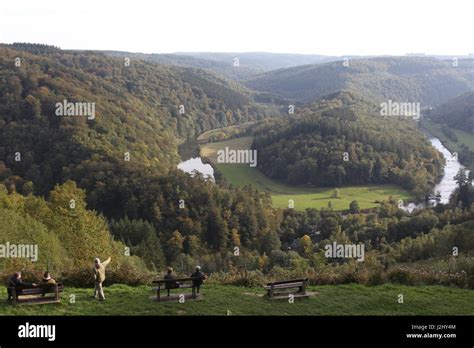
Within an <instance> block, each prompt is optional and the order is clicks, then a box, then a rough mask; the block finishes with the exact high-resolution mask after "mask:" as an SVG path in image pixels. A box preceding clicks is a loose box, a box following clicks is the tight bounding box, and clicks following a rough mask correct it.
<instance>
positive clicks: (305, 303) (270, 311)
mask: <svg viewBox="0 0 474 348" xmlns="http://www.w3.org/2000/svg"><path fill="white" fill-rule="evenodd" d="M188 290H189V289H188ZM309 291H317V292H319V296H312V297H310V298H306V299H295V302H294V303H289V302H288V301H287V300H268V299H267V298H265V297H263V296H262V295H263V294H264V291H263V289H261V288H243V287H236V286H229V285H214V284H207V285H206V286H204V287H203V289H202V293H203V297H202V298H201V299H199V300H187V301H186V302H185V303H178V302H177V301H173V302H161V303H158V302H156V301H153V300H152V299H151V298H150V296H152V295H153V292H152V291H151V288H150V287H145V286H141V287H129V286H126V285H113V286H111V287H106V288H105V294H106V298H107V300H106V301H104V302H99V301H97V300H94V299H93V298H91V296H90V295H91V293H92V289H77V288H66V289H65V293H64V294H63V296H62V301H61V303H59V304H45V305H26V304H20V305H15V306H13V305H9V304H7V303H6V302H5V301H2V302H1V303H0V315H40V316H41V315H228V314H230V315H273V316H280V315H474V291H472V290H463V289H457V288H448V287H442V286H420V287H409V286H401V285H390V284H385V285H381V286H375V287H366V286H362V285H332V286H331V285H326V286H311V287H310V288H309ZM175 293H177V292H176V291H175ZM0 294H1V295H2V297H3V298H4V296H6V289H5V288H4V287H2V288H1V289H0ZM72 294H74V295H75V297H76V302H75V303H69V297H70V295H72ZM399 294H402V295H403V297H404V303H403V304H400V303H398V301H397V299H398V295H399ZM228 311H230V312H229V313H228Z"/></svg>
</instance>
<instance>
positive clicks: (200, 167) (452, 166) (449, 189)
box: [178, 133, 467, 212]
mask: <svg viewBox="0 0 474 348" xmlns="http://www.w3.org/2000/svg"><path fill="white" fill-rule="evenodd" d="M426 135H427V136H428V138H429V140H430V142H431V145H433V146H434V147H435V148H436V149H437V150H438V151H439V152H441V153H442V154H443V156H444V158H445V159H446V165H445V167H444V175H443V178H442V179H441V181H440V182H439V183H438V184H436V186H435V188H434V191H433V193H434V194H437V193H438V192H439V193H440V194H441V201H440V202H441V203H448V202H449V197H450V196H451V194H452V193H453V191H454V190H455V189H456V181H455V180H454V176H455V175H456V174H457V173H458V171H459V169H461V168H464V166H463V165H462V164H461V163H459V161H458V159H457V158H456V157H455V156H453V155H452V154H451V152H449V150H448V149H447V148H446V147H445V146H444V145H443V144H442V143H441V141H440V140H439V139H438V138H436V137H434V136H433V135H431V134H429V133H426ZM178 169H181V170H183V171H184V172H186V173H190V174H193V173H194V172H195V171H197V172H200V173H202V174H203V175H204V176H205V177H206V178H210V179H211V180H212V181H214V169H213V168H212V166H211V165H210V164H205V163H203V162H202V159H201V157H199V156H197V157H193V158H190V159H188V160H186V161H182V162H181V163H179V164H178ZM466 172H467V171H466ZM432 203H435V202H432ZM422 207H424V203H419V204H416V203H408V204H407V205H406V206H405V207H404V210H405V211H408V212H411V211H413V209H415V208H422Z"/></svg>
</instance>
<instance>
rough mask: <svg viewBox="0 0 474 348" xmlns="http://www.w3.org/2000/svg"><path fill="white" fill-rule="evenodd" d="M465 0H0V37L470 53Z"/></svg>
mask: <svg viewBox="0 0 474 348" xmlns="http://www.w3.org/2000/svg"><path fill="white" fill-rule="evenodd" d="M473 15H474V1H473V0H443V1H438V0H325V1H321V0H26V1H25V0H2V3H1V4H0V41H1V42H6V43H12V42H35V43H47V44H51V45H55V46H59V47H61V48H64V49H73V48H74V49H104V50H105V49H107V50H123V51H133V52H145V53H153V52H154V53H164V52H177V51H213V52H249V51H267V52H289V53H316V54H326V55H349V54H353V55H368V54H393V55H402V54H405V53H421V52H424V53H428V54H453V55H461V54H467V53H474V40H473V36H474V35H473V34H474V20H473Z"/></svg>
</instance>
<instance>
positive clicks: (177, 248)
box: [166, 230, 184, 263]
mask: <svg viewBox="0 0 474 348" xmlns="http://www.w3.org/2000/svg"><path fill="white" fill-rule="evenodd" d="M183 242H184V238H183V236H182V235H181V233H180V232H179V231H178V230H175V231H174V232H173V233H172V234H171V237H170V239H168V242H167V243H166V257H167V259H168V262H169V263H172V262H173V261H174V260H175V259H176V258H177V257H178V255H179V254H180V253H181V252H182V251H183Z"/></svg>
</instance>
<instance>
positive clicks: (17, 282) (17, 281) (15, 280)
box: [7, 272, 36, 301]
mask: <svg viewBox="0 0 474 348" xmlns="http://www.w3.org/2000/svg"><path fill="white" fill-rule="evenodd" d="M32 286H36V284H35V283H25V282H23V280H22V279H21V272H17V273H15V274H14V275H13V276H12V277H11V278H10V281H9V283H8V299H7V301H10V300H11V299H12V297H13V291H12V290H11V288H12V287H14V288H15V291H16V295H17V296H18V294H19V291H20V290H21V289H22V288H29V287H32Z"/></svg>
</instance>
